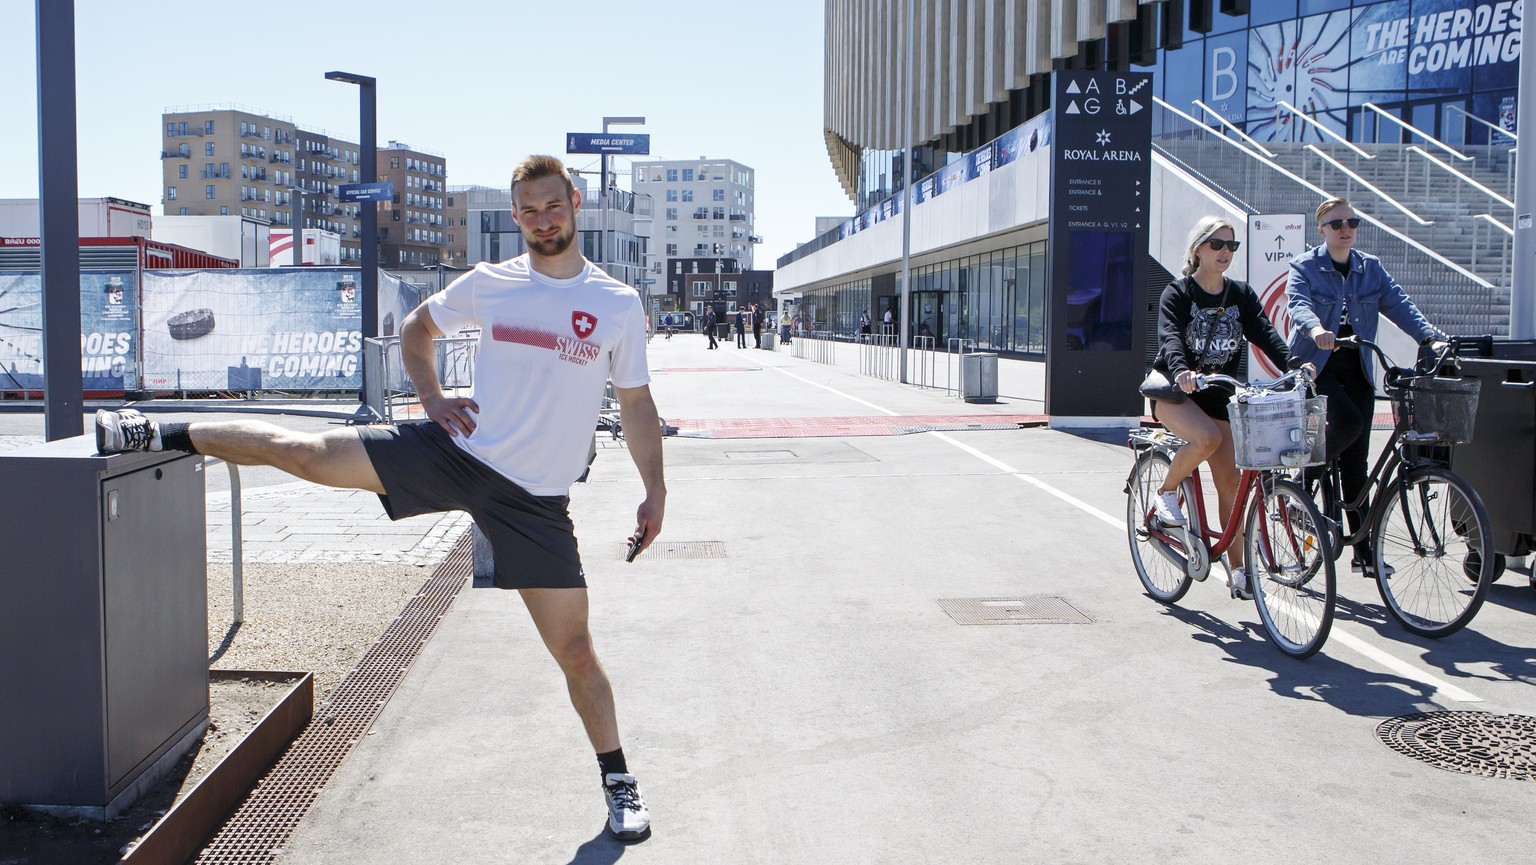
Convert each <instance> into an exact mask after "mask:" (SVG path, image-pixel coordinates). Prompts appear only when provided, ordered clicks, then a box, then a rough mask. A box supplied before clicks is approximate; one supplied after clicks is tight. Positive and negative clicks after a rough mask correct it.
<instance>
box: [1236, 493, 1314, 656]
mask: <svg viewBox="0 0 1536 865" xmlns="http://www.w3.org/2000/svg"><path fill="white" fill-rule="evenodd" d="M1243 543H1244V547H1245V549H1246V551H1247V568H1248V581H1249V587H1250V588H1251V589H1252V590H1253V602H1254V605H1255V606H1257V607H1258V608H1259V618H1261V619H1263V621H1264V630H1265V631H1266V632H1268V634H1269V638H1270V640H1271V641H1273V642H1274V644H1275V645H1276V646H1278V647H1280V651H1282V652H1284V653H1286V654H1287V655H1290V656H1292V657H1295V658H1310V657H1311V656H1313V655H1315V654H1317V650H1318V649H1321V648H1322V647H1323V643H1324V642H1326V641H1327V639H1328V631H1329V629H1330V628H1332V627H1333V607H1334V602H1335V600H1336V599H1337V596H1336V586H1335V582H1334V570H1333V548H1332V547H1331V546H1330V540H1329V537H1328V530H1327V528H1326V525H1325V524H1324V523H1323V518H1322V515H1321V514H1320V513H1318V510H1317V505H1316V504H1314V503H1313V501H1312V498H1311V496H1308V495H1307V493H1306V491H1305V490H1304V489H1302V487H1301V486H1300V485H1299V484H1296V483H1295V482H1293V481H1288V480H1274V479H1271V478H1268V477H1266V478H1265V479H1264V480H1262V481H1261V483H1260V484H1259V490H1258V492H1257V494H1256V495H1255V497H1254V503H1253V506H1252V507H1250V508H1249V510H1248V524H1247V536H1246V537H1245V538H1244V539H1243Z"/></svg>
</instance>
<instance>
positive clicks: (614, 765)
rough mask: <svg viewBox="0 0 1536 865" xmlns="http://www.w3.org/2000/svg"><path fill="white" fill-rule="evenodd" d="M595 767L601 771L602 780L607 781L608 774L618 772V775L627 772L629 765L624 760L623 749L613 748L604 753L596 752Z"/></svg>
mask: <svg viewBox="0 0 1536 865" xmlns="http://www.w3.org/2000/svg"><path fill="white" fill-rule="evenodd" d="M597 768H598V771H600V772H602V773H603V780H604V781H607V780H608V776H609V775H612V774H614V773H618V774H620V775H627V774H629V766H628V765H626V764H625V762H624V749H623V748H615V749H614V750H612V751H609V752H607V753H606V754H598V755H597Z"/></svg>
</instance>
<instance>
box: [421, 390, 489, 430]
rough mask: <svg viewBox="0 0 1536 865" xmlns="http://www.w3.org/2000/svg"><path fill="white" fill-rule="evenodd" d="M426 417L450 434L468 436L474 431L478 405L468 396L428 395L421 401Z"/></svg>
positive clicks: (478, 410)
mask: <svg viewBox="0 0 1536 865" xmlns="http://www.w3.org/2000/svg"><path fill="white" fill-rule="evenodd" d="M421 407H422V408H423V409H425V410H426V412H427V417H429V418H431V419H432V422H433V423H435V424H437V425H438V426H440V427H442V428H443V429H445V430H447V431H448V434H449V435H451V436H457V435H463V436H468V435H470V434H471V433H473V432H474V431H475V415H477V414H479V413H480V406H479V405H478V404H476V403H475V401H474V400H472V399H470V398H469V397H462V396H429V397H427V398H426V399H423V400H422V401H421Z"/></svg>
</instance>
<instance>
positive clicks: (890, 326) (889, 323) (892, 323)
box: [882, 306, 896, 336]
mask: <svg viewBox="0 0 1536 865" xmlns="http://www.w3.org/2000/svg"><path fill="white" fill-rule="evenodd" d="M882 324H884V325H885V328H884V330H885V335H886V336H890V335H891V334H893V333H895V332H896V316H895V315H893V314H892V313H891V308H890V307H889V306H887V307H886V308H885V320H884V321H883V322H882Z"/></svg>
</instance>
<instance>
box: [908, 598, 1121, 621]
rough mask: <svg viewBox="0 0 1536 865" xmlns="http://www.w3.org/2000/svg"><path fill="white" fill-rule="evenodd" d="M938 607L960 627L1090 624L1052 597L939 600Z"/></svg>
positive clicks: (1080, 613)
mask: <svg viewBox="0 0 1536 865" xmlns="http://www.w3.org/2000/svg"><path fill="white" fill-rule="evenodd" d="M939 606H940V607H942V608H943V609H944V612H946V613H948V614H949V617H950V618H951V619H954V620H955V622H956V623H957V624H961V625H1091V624H1093V619H1092V618H1090V617H1089V616H1088V614H1087V613H1084V612H1083V611H1082V610H1079V609H1078V608H1077V607H1074V606H1072V605H1071V604H1069V603H1067V602H1066V600H1064V599H1062V598H1058V597H1055V596H1053V595H1038V596H1035V597H1032V598H940V599H939Z"/></svg>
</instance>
